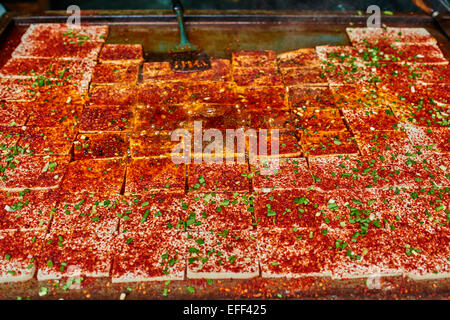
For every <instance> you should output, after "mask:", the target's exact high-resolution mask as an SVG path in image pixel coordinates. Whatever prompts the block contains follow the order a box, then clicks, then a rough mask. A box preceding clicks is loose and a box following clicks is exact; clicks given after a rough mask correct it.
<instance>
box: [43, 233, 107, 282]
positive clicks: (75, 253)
mask: <svg viewBox="0 0 450 320" xmlns="http://www.w3.org/2000/svg"><path fill="white" fill-rule="evenodd" d="M112 244H113V237H112V236H111V235H105V234H101V233H98V232H96V231H92V230H86V229H80V230H74V231H71V232H65V231H62V230H61V231H59V230H55V231H52V232H51V233H49V234H47V235H46V236H45V239H44V241H43V243H42V247H41V251H40V252H41V253H40V255H39V264H38V272H37V279H38V281H47V280H59V279H63V278H69V279H75V281H76V280H77V279H78V280H79V279H80V278H81V277H83V278H86V277H89V278H98V277H102V278H103V277H108V276H109V274H110V270H111V258H112Z"/></svg>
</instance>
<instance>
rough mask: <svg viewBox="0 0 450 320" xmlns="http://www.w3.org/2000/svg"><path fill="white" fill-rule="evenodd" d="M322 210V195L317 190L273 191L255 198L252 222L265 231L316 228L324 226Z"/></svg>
mask: <svg viewBox="0 0 450 320" xmlns="http://www.w3.org/2000/svg"><path fill="white" fill-rule="evenodd" d="M324 206H325V200H324V193H323V192H321V191H318V190H307V189H297V190H279V191H277V190H273V191H271V192H269V193H266V194H258V195H257V196H256V197H255V205H254V207H255V214H254V216H255V222H256V225H257V227H258V229H264V230H265V229H267V230H269V229H274V228H284V229H286V230H288V229H291V230H292V229H293V228H298V227H311V228H312V227H314V228H316V227H319V226H320V225H321V224H322V223H324V217H323V216H322V215H321V214H320V211H321V210H322V209H323V208H324Z"/></svg>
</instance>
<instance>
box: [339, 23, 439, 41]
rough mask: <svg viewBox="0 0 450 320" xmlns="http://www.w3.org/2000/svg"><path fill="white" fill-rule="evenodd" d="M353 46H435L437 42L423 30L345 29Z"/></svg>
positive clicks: (389, 28)
mask: <svg viewBox="0 0 450 320" xmlns="http://www.w3.org/2000/svg"><path fill="white" fill-rule="evenodd" d="M346 31H347V35H348V37H349V38H350V41H351V42H352V44H353V45H355V44H357V45H359V44H366V43H367V44H369V45H378V46H380V45H383V44H387V45H389V44H391V43H394V44H395V43H397V42H400V43H421V44H436V43H437V41H436V39H435V38H433V36H432V35H431V34H430V33H429V32H428V31H427V30H426V29H425V28H397V27H395V28H394V27H388V28H347V29H346Z"/></svg>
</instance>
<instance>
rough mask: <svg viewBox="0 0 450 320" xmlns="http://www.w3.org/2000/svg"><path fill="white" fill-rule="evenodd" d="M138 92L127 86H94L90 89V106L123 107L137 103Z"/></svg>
mask: <svg viewBox="0 0 450 320" xmlns="http://www.w3.org/2000/svg"><path fill="white" fill-rule="evenodd" d="M136 95H137V91H136V88H135V87H134V86H131V85H127V84H116V85H114V86H108V85H103V84H102V85H92V86H91V87H90V89H89V97H90V98H89V101H88V104H89V105H122V106H128V105H133V104H134V103H136Z"/></svg>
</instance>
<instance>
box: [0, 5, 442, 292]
mask: <svg viewBox="0 0 450 320" xmlns="http://www.w3.org/2000/svg"><path fill="white" fill-rule="evenodd" d="M65 19H66V16H65V12H48V13H46V15H44V16H39V17H36V16H15V15H5V16H4V17H3V18H2V19H1V20H0V65H2V64H3V63H4V62H5V61H6V60H7V59H9V56H10V53H11V52H12V50H14V48H15V46H16V45H17V44H18V43H19V42H20V37H21V34H22V33H23V32H24V31H25V30H26V28H27V26H28V25H29V24H31V23H37V22H40V23H43V22H65ZM446 19H447V20H448V17H446ZM365 21H366V17H364V16H359V15H358V14H356V13H336V12H334V13H326V12H320V13H317V12H264V14H263V13H261V12H246V11H240V12H211V11H206V12H196V11H186V24H187V29H188V30H187V31H188V35H189V37H190V39H191V40H192V41H193V42H194V43H195V44H197V45H198V46H199V47H200V48H201V49H202V50H203V51H205V52H206V53H207V54H208V55H209V56H211V57H224V58H230V57H231V52H233V51H236V50H246V49H247V50H248V49H254V50H261V49H272V50H275V51H276V52H277V53H279V52H283V51H289V50H294V49H298V48H307V47H314V46H317V45H324V44H329V45H347V44H349V42H348V38H347V36H346V34H345V27H348V26H364V25H365ZM82 23H88V24H107V25H109V26H110V33H109V36H108V39H107V42H108V43H140V44H142V45H143V46H144V51H145V54H146V59H147V60H148V61H160V60H167V59H168V58H169V55H168V52H169V50H170V49H171V48H173V47H175V46H176V44H177V42H178V39H179V37H178V28H177V23H176V19H175V16H174V15H173V13H171V12H170V11H115V12H111V11H100V12H83V17H82ZM382 23H383V24H386V25H389V26H403V27H411V26H414V27H418V26H422V27H425V28H427V30H429V31H430V32H431V33H432V34H433V35H434V36H435V37H436V39H437V40H438V41H439V43H440V46H441V48H442V49H443V51H444V53H445V54H446V56H447V57H449V56H450V44H449V42H448V40H447V39H446V38H445V37H444V36H443V35H442V34H441V33H440V32H439V30H438V28H437V26H436V25H435V24H434V22H433V19H432V18H431V17H430V16H428V15H425V14H414V15H413V14H403V15H394V16H383V18H382ZM63 284H64V283H63V282H60V283H59V282H37V281H36V280H33V281H29V282H26V283H24V284H1V285H0V299H16V298H17V297H18V296H20V297H23V298H25V297H30V298H33V299H34V298H44V299H45V298H50V299H55V298H60V297H61V298H65V299H70V298H77V299H80V298H97V299H118V298H119V295H120V294H121V293H127V296H128V297H129V298H138V299H142V298H156V299H175V298H177V299H184V298H187V299H189V298H190V299H192V298H195V299H196V298H198V299H212V298H219V299H238V298H239V299H245V298H262V299H264V298H277V297H282V298H291V299H292V298H294V299H295V298H307V299H337V298H342V299H348V298H352V299H355V298H363V299H364V298H372V299H398V298H402V299H417V298H424V299H447V298H448V295H449V292H450V280H449V279H442V280H429V281H412V280H409V279H406V278H402V277H397V278H387V279H386V278H385V279H381V280H380V281H379V283H378V284H376V286H375V287H373V286H372V287H370V286H368V285H367V282H366V280H364V279H357V280H330V279H325V278H306V279H296V280H295V279H292V280H281V279H278V280H274V279H272V280H271V279H260V278H258V279H251V280H239V281H236V280H215V281H214V283H213V285H210V284H207V283H206V281H204V280H186V281H175V282H172V283H170V284H164V283H160V282H149V283H134V284H123V285H116V284H111V283H110V281H109V280H108V279H96V280H94V279H87V280H85V281H83V283H82V287H81V289H74V290H63V289H62V286H63ZM44 286H45V287H47V288H48V289H49V292H48V294H47V295H46V296H43V297H39V295H38V292H39V288H41V287H44ZM187 286H192V287H194V288H195V293H189V292H188V291H187V290H186V288H187ZM163 289H169V291H168V295H167V297H165V296H163V295H162V292H163Z"/></svg>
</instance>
